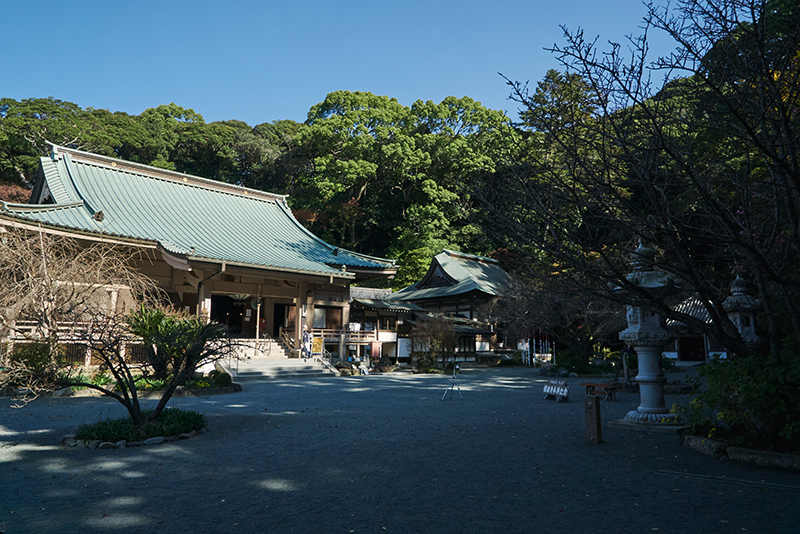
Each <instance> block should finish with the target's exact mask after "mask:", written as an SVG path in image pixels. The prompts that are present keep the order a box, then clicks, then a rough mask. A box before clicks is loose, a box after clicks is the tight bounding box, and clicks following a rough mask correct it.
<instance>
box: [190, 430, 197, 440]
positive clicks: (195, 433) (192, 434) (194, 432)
mask: <svg viewBox="0 0 800 534" xmlns="http://www.w3.org/2000/svg"><path fill="white" fill-rule="evenodd" d="M196 435H197V430H192V431H191V432H189V437H190V438H193V437H195V436H196Z"/></svg>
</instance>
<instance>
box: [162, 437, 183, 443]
mask: <svg viewBox="0 0 800 534" xmlns="http://www.w3.org/2000/svg"><path fill="white" fill-rule="evenodd" d="M179 439H180V438H179V437H178V436H167V437H166V438H164V441H169V442H172V441H178V440H179Z"/></svg>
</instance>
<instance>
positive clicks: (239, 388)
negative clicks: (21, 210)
mask: <svg viewBox="0 0 800 534" xmlns="http://www.w3.org/2000/svg"><path fill="white" fill-rule="evenodd" d="M231 386H232V387H233V392H234V393H239V392H240V391H242V386H241V384H236V383H233V384H231Z"/></svg>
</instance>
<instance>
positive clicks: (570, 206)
mask: <svg viewBox="0 0 800 534" xmlns="http://www.w3.org/2000/svg"><path fill="white" fill-rule="evenodd" d="M648 9H649V14H648V16H647V17H646V20H645V23H644V26H645V29H644V33H643V35H642V36H641V37H638V38H631V39H630V40H629V42H628V43H627V46H626V47H623V46H620V45H618V44H612V45H611V48H610V50H609V51H606V52H600V51H598V48H597V46H596V43H595V42H594V41H592V40H586V39H585V38H584V34H583V32H580V31H578V32H569V31H566V30H565V35H566V44H564V45H563V46H556V47H554V49H553V52H554V53H555V54H556V55H557V56H558V58H559V59H560V60H561V61H562V63H563V65H564V66H565V68H566V69H567V71H568V73H569V74H567V75H564V76H563V77H562V78H561V79H559V78H558V77H557V76H555V75H549V76H548V78H546V79H545V81H544V82H543V83H540V84H539V85H538V86H537V88H536V90H535V91H534V92H532V93H531V92H529V91H528V88H527V86H526V85H525V84H520V83H516V82H511V87H512V91H513V92H512V99H514V100H516V101H517V102H518V103H519V104H520V105H521V119H522V124H521V125H520V126H521V127H522V128H524V129H526V130H527V131H528V137H527V138H526V145H525V146H523V147H521V150H520V151H519V152H518V153H517V154H516V155H515V156H514V157H513V159H512V160H511V161H510V162H509V165H508V166H507V167H506V168H505V169H503V171H502V172H498V173H495V174H493V175H491V176H486V177H485V180H484V182H482V183H481V184H480V186H479V187H476V188H475V198H476V199H477V200H478V201H479V202H480V203H481V204H482V205H483V207H484V208H485V210H484V213H485V215H486V216H487V220H488V221H489V222H488V224H485V227H486V228H488V229H489V231H491V232H494V233H495V235H497V236H500V237H501V238H502V239H505V240H506V241H510V242H511V243H509V244H510V245H513V246H514V248H515V250H517V251H520V252H521V256H522V257H523V258H524V259H525V260H526V261H528V262H530V263H531V264H534V265H536V266H538V267H539V268H541V269H547V270H548V272H557V273H559V274H560V275H561V276H564V277H568V278H569V279H570V281H571V283H574V284H575V287H579V286H581V285H582V286H583V287H584V288H585V289H586V290H587V291H591V292H593V293H595V294H597V295H598V296H602V297H604V298H607V299H610V300H612V301H617V302H619V303H625V304H633V305H636V306H642V307H645V308H647V309H650V310H653V311H655V312H658V313H659V314H660V315H661V316H663V317H669V318H672V319H676V320H678V321H680V322H682V323H684V324H687V325H689V326H691V327H692V328H693V329H695V330H697V331H699V332H703V333H706V334H708V335H711V336H713V337H714V338H716V339H717V340H719V341H720V342H722V343H723V344H724V345H725V346H726V347H727V348H728V349H729V350H731V351H733V352H736V353H739V354H749V353H751V352H752V347H750V346H748V345H747V344H746V343H745V342H744V340H743V339H742V338H741V336H740V334H739V332H738V331H737V329H736V327H735V326H734V325H733V323H732V322H731V321H730V320H729V319H728V317H727V315H726V311H725V307H724V301H725V298H726V297H727V295H728V288H729V285H730V283H731V281H732V280H733V278H734V275H735V274H741V275H742V276H743V277H746V278H748V279H749V280H751V281H752V282H754V283H755V285H756V287H757V288H758V293H759V297H760V299H761V302H762V303H763V305H764V313H763V318H764V320H765V323H766V325H767V328H766V329H767V332H768V339H769V344H770V349H771V353H772V359H773V362H774V363H776V364H779V363H780V361H781V356H780V344H781V341H782V340H784V341H785V340H790V341H791V342H792V344H794V345H795V346H800V316H799V314H800V312H798V309H797V306H796V305H795V303H796V300H797V297H798V292H799V291H800V275H798V270H797V269H796V265H797V264H798V262H799V261H800V232H798V229H799V228H800V161H799V160H798V156H800V154H798V149H800V135H798V126H800V124H798V121H800V113H798V112H797V109H798V103H800V61H798V57H799V56H798V50H799V48H798V47H800V8H798V6H797V5H796V3H793V2H784V1H782V0H769V1H765V0H684V1H681V2H678V3H677V4H675V7H674V8H673V7H670V6H667V7H659V6H656V5H653V4H649V5H648ZM655 31H660V32H664V33H666V34H667V35H668V36H670V37H671V38H673V39H674V42H675V45H676V49H675V52H673V53H672V54H670V55H669V56H667V57H662V58H658V59H656V60H654V61H651V60H650V59H648V45H647V36H648V34H650V33H652V32H655ZM640 242H644V243H645V244H647V245H649V246H652V247H655V248H656V249H657V250H658V252H659V253H660V254H659V256H658V259H657V260H656V264H655V266H654V267H655V268H657V269H660V270H662V271H664V272H666V273H668V274H670V275H673V276H674V278H675V279H679V280H682V281H683V286H682V288H681V289H683V292H682V293H680V292H679V293H677V294H676V296H675V298H682V297H684V296H686V295H688V294H690V293H691V294H694V295H696V296H697V297H698V298H699V300H700V302H701V303H702V304H703V305H704V307H705V308H706V310H707V311H708V314H709V316H710V317H711V319H712V321H711V322H710V323H705V322H704V321H702V320H699V319H698V318H696V317H692V316H689V315H687V314H684V313H679V312H678V311H676V310H675V309H674V306H673V304H674V301H673V300H668V299H665V298H663V296H662V295H661V294H659V293H656V292H652V291H650V290H649V289H648V288H642V287H637V286H635V285H634V284H631V283H630V282H628V281H627V280H626V278H625V275H626V274H627V273H628V272H629V271H630V264H629V260H630V254H631V252H632V251H633V250H634V248H635V247H636V246H637V244H638V243H640ZM613 288H620V289H618V290H614V289H613Z"/></svg>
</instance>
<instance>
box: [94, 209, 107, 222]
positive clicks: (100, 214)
mask: <svg viewBox="0 0 800 534" xmlns="http://www.w3.org/2000/svg"><path fill="white" fill-rule="evenodd" d="M104 218H105V215H104V214H103V210H97V211H96V212H94V215H92V219H94V220H95V221H97V222H103V219H104Z"/></svg>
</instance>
